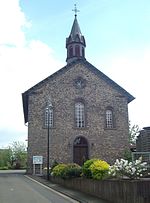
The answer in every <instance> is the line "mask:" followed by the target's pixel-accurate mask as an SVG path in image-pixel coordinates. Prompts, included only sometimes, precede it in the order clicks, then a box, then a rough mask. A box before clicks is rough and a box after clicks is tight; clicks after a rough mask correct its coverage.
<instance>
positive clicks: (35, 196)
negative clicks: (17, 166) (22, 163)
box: [0, 171, 78, 203]
mask: <svg viewBox="0 0 150 203" xmlns="http://www.w3.org/2000/svg"><path fill="white" fill-rule="evenodd" d="M59 202H60V203H77V202H78V201H76V200H73V199H71V198H69V197H67V196H65V195H63V194H61V193H59V192H57V191H55V190H53V189H51V188H49V187H47V186H45V185H43V184H41V183H39V182H36V181H33V180H31V179H30V178H29V177H27V176H24V175H23V174H22V173H15V172H13V173H11V171H10V172H9V173H8V172H7V171H6V172H4V171H3V172H1V171H0V203H59Z"/></svg>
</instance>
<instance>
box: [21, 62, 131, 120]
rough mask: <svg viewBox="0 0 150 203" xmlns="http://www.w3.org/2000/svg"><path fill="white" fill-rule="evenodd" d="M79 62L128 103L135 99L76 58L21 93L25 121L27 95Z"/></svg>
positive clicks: (87, 63)
mask: <svg viewBox="0 0 150 203" xmlns="http://www.w3.org/2000/svg"><path fill="white" fill-rule="evenodd" d="M79 63H80V64H83V65H84V66H85V67H86V68H88V69H89V70H90V71H91V72H93V73H95V74H96V75H97V76H98V77H100V78H101V79H103V80H104V81H105V82H106V83H107V84H109V85H110V86H112V87H113V88H114V89H116V90H117V91H118V92H120V94H122V95H123V96H125V97H126V98H127V101H128V103H130V102H131V101H132V100H134V99H135V98H134V97H133V96H132V95H131V94H130V93H129V92H127V91H126V90H125V89H123V88H122V87H121V86H119V85H118V84H117V83H116V82H114V81H113V80H111V79H110V78H109V77H108V76H106V75H105V74H104V73H102V72H101V71H100V70H98V69H97V68H96V67H94V66H93V65H92V64H91V63H89V62H88V61H86V60H84V59H77V60H76V61H73V62H72V63H69V64H67V65H66V66H64V67H63V68H61V69H60V70H58V71H57V72H55V73H53V74H52V75H50V76H49V77H47V78H45V79H44V80H42V81H41V82H39V83H37V84H36V85H34V86H33V87H31V88H30V89H28V90H27V91H25V92H24V93H22V101H23V111H24V120H25V123H27V122H28V98H29V95H30V94H36V92H35V90H36V89H37V88H39V87H41V86H42V85H44V84H46V83H47V82H48V81H49V80H51V79H53V78H54V77H57V76H58V75H61V74H63V73H65V72H66V71H67V70H69V69H71V68H72V67H73V66H74V65H76V64H79Z"/></svg>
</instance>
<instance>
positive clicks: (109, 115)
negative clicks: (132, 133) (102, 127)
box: [106, 109, 113, 129]
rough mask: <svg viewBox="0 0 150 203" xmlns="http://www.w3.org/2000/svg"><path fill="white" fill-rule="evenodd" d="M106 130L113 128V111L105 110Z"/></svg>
mask: <svg viewBox="0 0 150 203" xmlns="http://www.w3.org/2000/svg"><path fill="white" fill-rule="evenodd" d="M106 128H109V129H110V128H113V111H112V110H111V109H107V110H106Z"/></svg>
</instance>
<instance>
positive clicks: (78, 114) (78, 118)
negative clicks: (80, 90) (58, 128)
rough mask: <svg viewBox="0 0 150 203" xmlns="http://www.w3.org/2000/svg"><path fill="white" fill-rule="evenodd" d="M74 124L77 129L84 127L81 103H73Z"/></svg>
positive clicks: (83, 109)
mask: <svg viewBox="0 0 150 203" xmlns="http://www.w3.org/2000/svg"><path fill="white" fill-rule="evenodd" d="M75 124H76V127H77V128H84V127H85V105H84V103H82V102H76V103H75Z"/></svg>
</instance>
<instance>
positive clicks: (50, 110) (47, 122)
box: [45, 107, 53, 128]
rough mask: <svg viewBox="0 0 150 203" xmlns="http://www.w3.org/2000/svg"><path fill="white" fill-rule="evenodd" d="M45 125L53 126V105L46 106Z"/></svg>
mask: <svg viewBox="0 0 150 203" xmlns="http://www.w3.org/2000/svg"><path fill="white" fill-rule="evenodd" d="M45 127H47V128H48V127H50V128H52V127H53V107H50V108H48V107H47V108H45Z"/></svg>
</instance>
